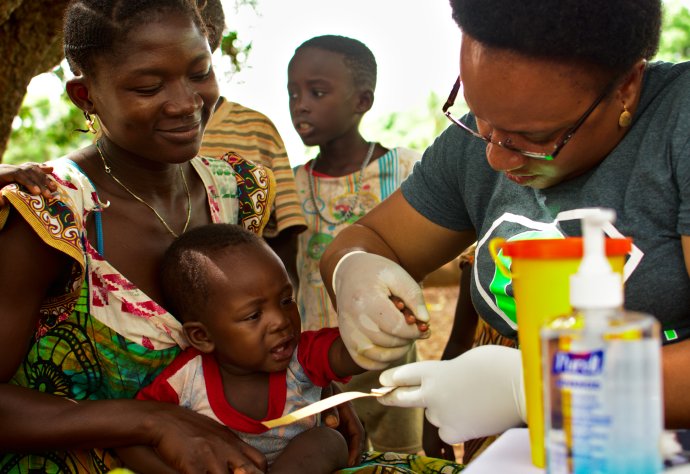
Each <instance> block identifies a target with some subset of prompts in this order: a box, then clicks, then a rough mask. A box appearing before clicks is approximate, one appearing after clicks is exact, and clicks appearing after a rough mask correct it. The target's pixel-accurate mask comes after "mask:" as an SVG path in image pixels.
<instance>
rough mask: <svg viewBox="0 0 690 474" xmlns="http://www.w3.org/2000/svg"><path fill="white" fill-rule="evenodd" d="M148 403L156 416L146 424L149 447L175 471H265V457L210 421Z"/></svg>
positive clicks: (244, 473) (239, 473) (247, 473)
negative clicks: (150, 440) (150, 441)
mask: <svg viewBox="0 0 690 474" xmlns="http://www.w3.org/2000/svg"><path fill="white" fill-rule="evenodd" d="M141 403H150V404H152V405H151V406H152V407H155V408H154V413H155V416H153V417H150V419H149V420H147V421H145V423H146V425H147V426H146V427H147V428H148V429H150V430H151V431H150V433H151V435H152V443H151V444H152V446H153V448H154V449H155V451H156V453H157V454H158V456H160V458H161V459H162V460H163V461H164V462H165V463H166V464H167V465H169V466H170V467H172V468H173V469H175V470H176V471H177V472H183V473H192V474H195V473H199V474H206V473H212V474H215V473H219V474H220V473H223V474H227V472H228V470H229V472H232V473H235V474H258V473H263V472H266V471H267V468H268V466H267V463H266V458H265V456H264V455H263V454H262V453H261V452H260V451H258V450H257V449H255V448H253V447H251V446H249V445H248V444H246V443H244V442H243V441H242V440H240V439H239V438H238V437H237V435H235V434H234V433H233V432H232V431H230V429H228V428H227V427H225V426H223V425H221V424H220V423H217V422H216V421H214V420H212V419H211V418H209V417H207V416H204V415H200V414H197V413H195V412H193V411H192V410H189V409H186V408H182V407H179V406H177V405H172V404H164V403H158V402H141Z"/></svg>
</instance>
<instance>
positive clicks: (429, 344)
mask: <svg viewBox="0 0 690 474" xmlns="http://www.w3.org/2000/svg"><path fill="white" fill-rule="evenodd" d="M424 299H425V300H426V304H427V307H428V309H429V313H430V317H431V337H430V338H429V339H427V340H424V341H419V343H418V344H417V350H418V351H419V355H420V358H422V359H424V360H438V359H440V358H441V353H442V352H443V349H444V348H445V347H446V342H448V335H449V334H450V330H451V327H452V325H453V314H454V312H455V304H456V302H457V301H458V287H457V286H439V287H425V288H424Z"/></svg>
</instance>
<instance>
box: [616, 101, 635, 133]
mask: <svg viewBox="0 0 690 474" xmlns="http://www.w3.org/2000/svg"><path fill="white" fill-rule="evenodd" d="M631 123H632V114H631V113H630V112H629V111H628V108H627V107H626V106H625V104H623V112H621V114H620V116H619V117H618V126H619V127H621V128H628V127H629V126H630V124H631Z"/></svg>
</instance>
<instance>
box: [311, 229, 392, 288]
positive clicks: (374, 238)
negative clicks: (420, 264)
mask: <svg viewBox="0 0 690 474" xmlns="http://www.w3.org/2000/svg"><path fill="white" fill-rule="evenodd" d="M356 250H362V251H364V252H369V253H375V254H377V255H381V256H383V257H386V258H388V259H390V260H393V261H394V262H398V259H397V257H396V255H395V252H393V250H392V249H391V248H390V247H389V246H388V245H387V244H386V242H385V241H384V240H383V239H382V238H381V237H380V236H379V235H378V234H377V233H376V232H374V231H373V230H372V229H371V228H369V227H365V226H363V225H360V224H359V223H355V224H352V225H350V226H348V227H346V228H345V229H343V230H342V231H341V232H340V233H339V234H338V235H337V236H336V238H335V239H334V240H333V242H331V243H330V244H329V245H328V247H326V251H325V252H324V253H323V255H322V256H321V261H320V263H319V265H320V270H321V279H322V280H323V283H324V285H325V286H326V289H327V290H328V294H329V295H330V297H331V301H333V302H335V297H334V294H333V270H335V266H336V265H337V264H338V262H339V261H340V259H341V258H343V256H345V255H346V254H348V253H350V252H353V251H356Z"/></svg>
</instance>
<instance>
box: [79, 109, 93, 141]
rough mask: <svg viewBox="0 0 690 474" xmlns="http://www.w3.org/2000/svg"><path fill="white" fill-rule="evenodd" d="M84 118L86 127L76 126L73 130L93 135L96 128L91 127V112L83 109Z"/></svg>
mask: <svg viewBox="0 0 690 474" xmlns="http://www.w3.org/2000/svg"><path fill="white" fill-rule="evenodd" d="M84 118H85V119H86V129H83V128H77V129H76V130H75V131H76V132H82V133H93V134H94V135H95V134H96V133H97V132H96V129H95V128H94V127H93V124H94V121H93V118H92V117H91V114H89V113H88V112H87V111H84Z"/></svg>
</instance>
